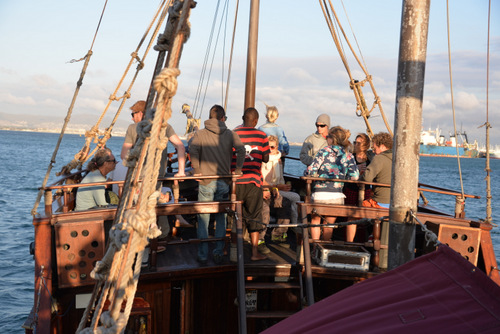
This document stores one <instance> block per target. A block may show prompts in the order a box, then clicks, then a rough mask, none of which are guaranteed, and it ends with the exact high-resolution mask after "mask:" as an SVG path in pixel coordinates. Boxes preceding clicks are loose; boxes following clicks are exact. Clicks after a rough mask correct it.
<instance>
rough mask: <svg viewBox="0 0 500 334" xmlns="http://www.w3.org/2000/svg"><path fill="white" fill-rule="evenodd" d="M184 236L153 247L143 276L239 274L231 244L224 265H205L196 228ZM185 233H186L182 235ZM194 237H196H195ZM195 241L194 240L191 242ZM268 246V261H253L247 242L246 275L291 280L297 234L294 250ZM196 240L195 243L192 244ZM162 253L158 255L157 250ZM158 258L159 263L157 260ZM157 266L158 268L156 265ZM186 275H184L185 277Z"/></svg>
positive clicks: (352, 274) (357, 277)
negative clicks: (202, 262)
mask: <svg viewBox="0 0 500 334" xmlns="http://www.w3.org/2000/svg"><path fill="white" fill-rule="evenodd" d="M179 230H181V232H180V236H178V237H175V238H172V237H168V238H163V239H160V240H159V241H158V243H157V245H156V246H155V243H152V245H151V251H150V254H149V258H148V259H147V262H146V261H144V262H143V268H142V271H141V273H142V274H148V273H150V274H153V273H165V272H166V273H170V274H169V275H192V274H194V273H195V272H200V273H205V274H206V273H208V272H218V271H234V272H236V270H237V263H233V262H230V260H229V241H227V242H226V247H225V256H224V259H223V262H222V263H220V264H216V263H215V262H214V261H213V258H212V257H211V256H209V257H208V261H207V263H206V264H201V263H199V262H198V261H197V260H196V256H197V245H198V242H196V239H195V238H196V230H195V229H194V228H184V229H179ZM182 230H183V231H182ZM193 234H194V235H193ZM190 238H191V239H190ZM267 239H268V238H267V237H266V245H267V247H268V248H269V250H270V251H271V252H270V253H269V254H266V256H267V259H265V260H261V261H252V260H250V255H251V245H250V243H249V242H248V241H245V242H244V245H243V246H244V260H245V273H246V274H248V275H257V274H260V273H267V274H269V273H271V274H273V273H274V274H273V275H274V276H276V277H278V276H285V277H288V276H290V271H291V270H292V268H293V267H294V266H295V265H297V264H299V262H298V260H297V252H296V249H297V243H296V235H295V233H294V232H293V231H290V232H289V242H290V247H289V248H287V247H283V246H280V245H278V244H275V243H273V242H270V241H269V240H267ZM190 240H194V242H190ZM155 248H157V249H158V250H159V251H158V252H156V254H154V253H155V251H154V249H155ZM212 249H213V243H211V242H210V243H209V254H211V251H212ZM155 256H156V261H154V257H155ZM155 263H156V266H155V265H154V264H155ZM311 270H312V273H313V275H314V276H321V277H329V278H336V279H348V280H354V281H362V280H364V279H366V278H369V277H372V276H374V275H377V274H378V272H373V271H371V272H365V271H360V270H349V269H338V268H328V267H324V266H320V265H318V264H315V263H314V262H313V264H312V266H311ZM182 272H184V273H183V274H182Z"/></svg>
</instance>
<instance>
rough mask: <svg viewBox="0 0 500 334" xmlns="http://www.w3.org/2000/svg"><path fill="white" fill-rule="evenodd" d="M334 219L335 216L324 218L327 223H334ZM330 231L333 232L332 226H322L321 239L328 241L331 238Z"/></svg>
mask: <svg viewBox="0 0 500 334" xmlns="http://www.w3.org/2000/svg"><path fill="white" fill-rule="evenodd" d="M335 220H337V218H336V217H328V218H326V222H327V223H328V224H334V223H335ZM332 233H333V227H323V240H324V241H330V240H332Z"/></svg>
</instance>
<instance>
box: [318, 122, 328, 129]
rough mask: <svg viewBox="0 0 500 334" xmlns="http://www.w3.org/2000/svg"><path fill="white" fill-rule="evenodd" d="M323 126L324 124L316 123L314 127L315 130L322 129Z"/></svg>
mask: <svg viewBox="0 0 500 334" xmlns="http://www.w3.org/2000/svg"><path fill="white" fill-rule="evenodd" d="M325 126H326V124H318V123H316V127H317V128H324V127H325Z"/></svg>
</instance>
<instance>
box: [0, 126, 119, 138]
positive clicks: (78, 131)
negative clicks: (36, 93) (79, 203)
mask: <svg viewBox="0 0 500 334" xmlns="http://www.w3.org/2000/svg"><path fill="white" fill-rule="evenodd" d="M0 130H2V131H18V132H40V133H61V130H52V129H43V128H40V129H32V128H16V127H5V126H4V127H0ZM86 131H87V130H82V129H66V131H65V132H64V134H67V135H80V136H84V135H85V132H86ZM111 134H112V136H113V137H125V132H122V131H117V132H114V131H112V132H111Z"/></svg>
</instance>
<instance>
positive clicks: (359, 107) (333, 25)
mask: <svg viewBox="0 0 500 334" xmlns="http://www.w3.org/2000/svg"><path fill="white" fill-rule="evenodd" d="M319 3H320V6H321V9H322V11H323V15H324V16H325V21H326V24H327V25H328V29H329V30H330V33H331V35H332V38H333V41H334V43H335V46H336V48H337V50H338V52H339V55H340V58H341V60H342V63H343V64H344V67H345V69H346V71H347V75H348V76H349V88H351V89H352V91H353V92H354V97H355V98H356V103H357V104H356V111H355V113H356V115H357V116H358V117H363V120H364V121H365V125H366V132H367V134H368V136H369V137H370V138H372V137H373V134H374V133H373V130H372V128H371V125H370V122H369V121H368V119H369V118H370V115H371V112H372V111H373V110H374V109H375V108H377V107H378V109H379V111H380V115H381V116H382V119H383V121H384V124H385V127H386V128H387V131H388V132H389V133H390V135H391V136H392V135H393V134H392V130H391V127H390V125H389V123H388V121H387V118H386V116H385V113H384V109H383V108H382V101H381V99H380V96H379V95H378V94H377V91H376V89H375V86H374V84H373V80H372V76H371V75H370V74H369V73H368V71H367V69H366V65H363V63H362V62H361V61H360V59H359V57H358V56H357V54H356V52H355V51H354V49H353V47H352V45H351V43H350V42H349V39H348V38H347V35H346V33H345V31H344V29H343V28H342V25H341V23H340V21H339V18H338V16H337V13H336V12H335V9H334V8H333V4H332V2H331V0H329V1H328V3H329V8H328V4H327V1H326V0H319ZM330 11H331V13H333V16H334V18H332V15H331V13H330ZM344 11H345V8H344ZM346 17H347V12H346ZM337 30H340V32H341V33H342V35H343V37H344V39H345V41H346V43H347V45H348V46H349V49H350V50H351V53H352V55H353V56H354V58H355V59H356V61H357V63H358V65H359V67H360V68H361V70H362V71H363V72H364V74H365V76H366V78H365V79H364V80H362V81H358V80H355V79H354V78H353V76H352V73H351V69H350V67H349V64H348V61H347V57H346V54H345V51H344V47H343V45H342V42H341V40H340V38H339V34H338V32H337ZM351 31H352V27H351ZM353 35H354V32H353ZM354 38H355V39H356V36H354ZM356 44H357V40H356ZM358 49H359V45H358ZM360 53H361V50H360ZM361 57H362V55H361ZM363 62H364V60H363ZM366 82H368V83H369V84H370V87H371V90H372V93H373V96H374V101H373V104H372V107H371V109H368V106H367V104H366V101H365V97H364V94H363V91H362V87H363V86H364V84H365V83H366Z"/></svg>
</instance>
